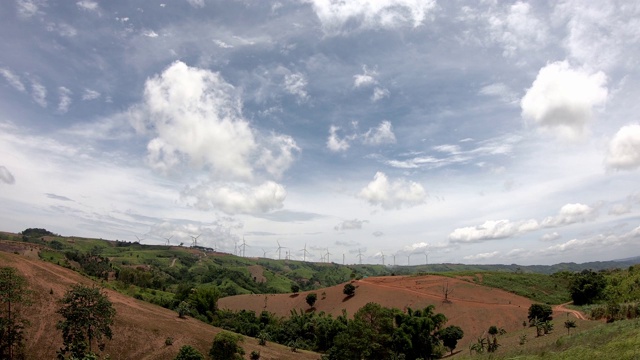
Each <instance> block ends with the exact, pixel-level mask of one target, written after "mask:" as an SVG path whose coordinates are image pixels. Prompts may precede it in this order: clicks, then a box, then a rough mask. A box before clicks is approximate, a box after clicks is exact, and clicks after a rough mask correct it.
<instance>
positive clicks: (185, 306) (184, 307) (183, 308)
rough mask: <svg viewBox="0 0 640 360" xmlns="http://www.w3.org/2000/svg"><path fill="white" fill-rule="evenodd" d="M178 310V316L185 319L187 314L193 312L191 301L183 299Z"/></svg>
mask: <svg viewBox="0 0 640 360" xmlns="http://www.w3.org/2000/svg"><path fill="white" fill-rule="evenodd" d="M176 311H177V312H178V317H179V318H180V319H184V318H185V317H186V316H187V315H189V314H190V313H191V308H190V307H189V303H188V302H186V301H181V302H180V304H178V307H176Z"/></svg>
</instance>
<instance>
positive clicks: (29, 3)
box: [16, 0, 42, 18]
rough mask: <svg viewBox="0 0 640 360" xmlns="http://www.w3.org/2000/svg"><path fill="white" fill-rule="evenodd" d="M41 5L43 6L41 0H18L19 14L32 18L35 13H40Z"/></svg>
mask: <svg viewBox="0 0 640 360" xmlns="http://www.w3.org/2000/svg"><path fill="white" fill-rule="evenodd" d="M40 6H42V1H39V0H17V1H16V7H17V9H18V15H19V16H20V17H22V18H30V17H32V16H33V15H35V14H37V13H39V12H40V11H39V8H40Z"/></svg>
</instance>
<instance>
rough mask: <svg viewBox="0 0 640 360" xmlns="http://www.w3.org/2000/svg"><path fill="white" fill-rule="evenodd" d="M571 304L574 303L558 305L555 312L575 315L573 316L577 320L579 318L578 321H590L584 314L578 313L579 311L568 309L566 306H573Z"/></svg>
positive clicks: (554, 308)
mask: <svg viewBox="0 0 640 360" xmlns="http://www.w3.org/2000/svg"><path fill="white" fill-rule="evenodd" d="M571 303H572V302H571V301H569V302H567V303H564V304H560V305H556V306H554V307H553V311H560V312H566V313H570V314H573V316H575V317H577V318H578V319H580V320H589V319H587V318H586V317H585V316H584V314H582V313H581V312H580V311H578V310H572V309H567V308H566V307H565V305H569V304H571Z"/></svg>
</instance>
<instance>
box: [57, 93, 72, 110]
mask: <svg viewBox="0 0 640 360" xmlns="http://www.w3.org/2000/svg"><path fill="white" fill-rule="evenodd" d="M58 93H59V94H60V101H59V102H58V111H59V112H61V113H63V114H64V113H66V112H67V111H69V106H71V94H72V92H71V90H69V89H67V88H66V87H64V86H60V87H59V88H58Z"/></svg>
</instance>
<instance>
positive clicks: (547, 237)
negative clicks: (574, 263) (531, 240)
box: [540, 231, 561, 241]
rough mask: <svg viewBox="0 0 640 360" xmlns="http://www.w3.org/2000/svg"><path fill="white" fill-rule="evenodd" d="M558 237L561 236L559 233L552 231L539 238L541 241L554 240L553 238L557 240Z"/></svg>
mask: <svg viewBox="0 0 640 360" xmlns="http://www.w3.org/2000/svg"><path fill="white" fill-rule="evenodd" d="M560 238H561V236H560V234H558V232H556V231H554V232H552V233H546V234H544V235H542V237H541V238H540V240H542V241H554V240H558V239H560Z"/></svg>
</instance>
